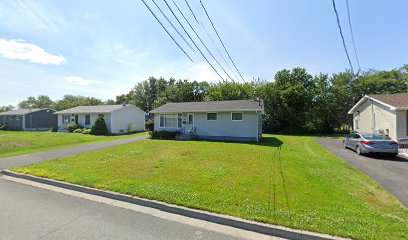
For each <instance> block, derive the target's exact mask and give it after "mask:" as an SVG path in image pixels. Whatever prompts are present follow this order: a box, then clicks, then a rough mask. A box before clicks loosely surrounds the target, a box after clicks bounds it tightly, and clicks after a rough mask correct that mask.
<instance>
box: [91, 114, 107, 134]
mask: <svg viewBox="0 0 408 240" xmlns="http://www.w3.org/2000/svg"><path fill="white" fill-rule="evenodd" d="M90 134H92V135H106V134H108V127H107V126H106V123H105V119H104V118H103V117H102V116H99V117H98V118H97V119H96V121H95V124H94V125H93V126H92V129H91V131H90Z"/></svg>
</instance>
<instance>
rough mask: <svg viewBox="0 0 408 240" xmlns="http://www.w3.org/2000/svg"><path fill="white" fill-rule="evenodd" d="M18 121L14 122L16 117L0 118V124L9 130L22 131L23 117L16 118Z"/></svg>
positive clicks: (6, 116)
mask: <svg viewBox="0 0 408 240" xmlns="http://www.w3.org/2000/svg"><path fill="white" fill-rule="evenodd" d="M18 118H19V120H16V115H4V116H0V123H3V124H7V129H9V130H24V129H23V116H21V115H20V116H18Z"/></svg>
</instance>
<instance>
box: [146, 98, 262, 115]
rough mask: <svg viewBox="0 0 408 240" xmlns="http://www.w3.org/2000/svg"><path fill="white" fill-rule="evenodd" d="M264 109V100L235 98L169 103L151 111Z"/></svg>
mask: <svg viewBox="0 0 408 240" xmlns="http://www.w3.org/2000/svg"><path fill="white" fill-rule="evenodd" d="M229 111H263V101H260V102H258V101H255V100H234V101H213V102H181V103H167V104H165V105H163V106H161V107H158V108H156V109H153V110H152V111H150V112H151V113H178V112H229Z"/></svg>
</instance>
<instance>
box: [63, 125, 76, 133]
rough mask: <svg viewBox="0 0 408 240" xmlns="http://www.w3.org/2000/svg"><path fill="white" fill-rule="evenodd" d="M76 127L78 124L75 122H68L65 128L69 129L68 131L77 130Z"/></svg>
mask: <svg viewBox="0 0 408 240" xmlns="http://www.w3.org/2000/svg"><path fill="white" fill-rule="evenodd" d="M78 128H79V126H78V125H77V124H75V123H71V124H68V125H67V127H66V128H65V129H66V130H68V131H70V132H73V131H75V130H77V129H78Z"/></svg>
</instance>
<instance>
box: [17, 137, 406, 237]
mask: <svg viewBox="0 0 408 240" xmlns="http://www.w3.org/2000/svg"><path fill="white" fill-rule="evenodd" d="M280 145H281V151H280V152H279V150H278V146H280ZM279 156H280V157H279ZM13 170H14V171H17V172H21V173H27V174H33V175H37V176H41V177H47V178H53V179H57V180H62V181H67V182H71V183H75V184H81V185H85V186H90V187H96V188H100V189H106V190H111V191H116V192H120V193H125V194H130V195H134V196H138V197H144V198H149V199H155V200H160V201H164V202H167V203H173V204H178V205H182V206H186V207H192V208H197V209H203V210H208V211H212V212H217V213H223V214H228V215H233V216H237V217H241V218H246V219H251V220H256V221H260V222H267V223H272V224H279V225H284V226H288V227H293V228H298V229H306V230H310V231H316V232H323V233H329V234H334V235H339V236H344V237H351V238H357V239H403V238H408V211H407V210H405V209H404V208H403V207H402V205H401V204H400V203H399V202H398V201H397V200H396V199H395V198H394V197H393V196H392V195H390V194H389V193H387V192H385V191H384V190H383V189H382V188H381V187H380V186H378V185H377V184H376V183H374V182H373V181H372V180H371V179H370V178H368V177H366V176H365V175H363V174H361V173H359V172H358V171H356V170H354V169H353V168H351V167H350V166H349V165H348V164H347V163H345V162H344V161H343V160H341V159H339V158H338V157H336V156H334V155H333V154H331V153H330V152H328V151H327V150H325V149H324V148H322V147H321V146H320V145H318V144H317V143H315V142H314V141H313V139H312V138H311V137H307V136H274V135H264V141H263V142H262V143H261V144H236V143H220V142H195V141H191V142H177V141H159V140H150V141H141V142H137V143H131V144H127V145H121V146H117V147H113V148H110V149H104V150H99V151H94V152H89V153H85V154H80V155H77V156H73V157H68V158H64V159H58V160H54V161H50V162H44V163H40V164H36V165H32V166H29V167H23V168H17V169H13Z"/></svg>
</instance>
